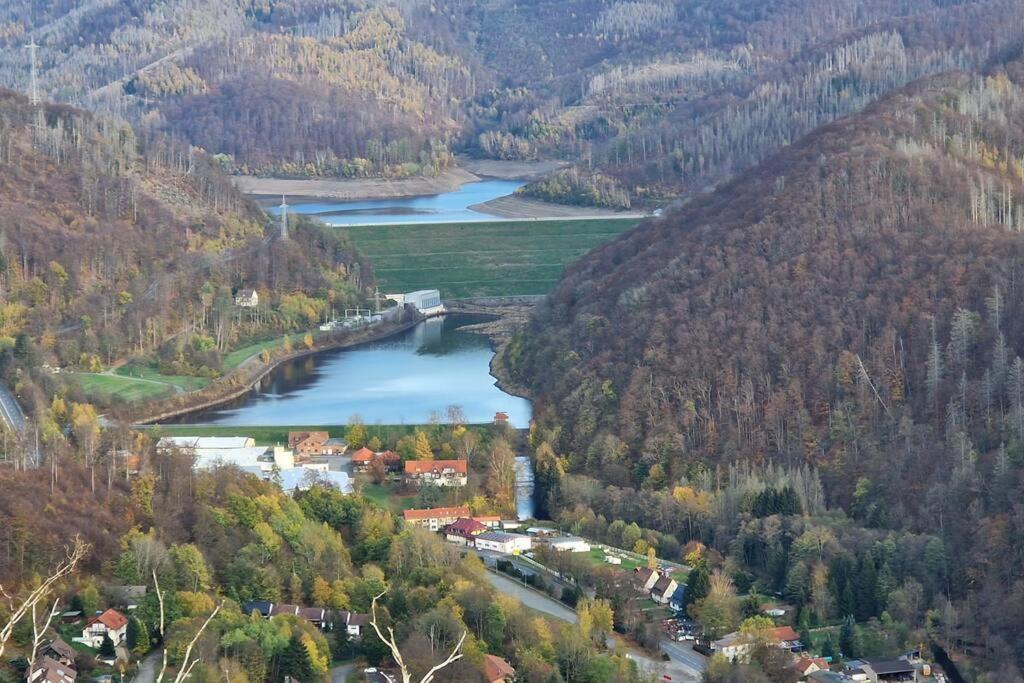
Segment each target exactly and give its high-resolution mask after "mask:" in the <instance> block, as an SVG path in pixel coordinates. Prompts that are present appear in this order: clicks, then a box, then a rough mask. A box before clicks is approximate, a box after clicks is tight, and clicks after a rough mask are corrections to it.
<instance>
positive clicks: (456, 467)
mask: <svg viewBox="0 0 1024 683" xmlns="http://www.w3.org/2000/svg"><path fill="white" fill-rule="evenodd" d="M468 474H469V466H468V464H467V463H466V461H465V460H406V461H405V476H406V477H407V478H408V479H410V480H411V481H414V482H416V483H419V484H435V485H437V486H465V485H466V482H468V481H469V476H468Z"/></svg>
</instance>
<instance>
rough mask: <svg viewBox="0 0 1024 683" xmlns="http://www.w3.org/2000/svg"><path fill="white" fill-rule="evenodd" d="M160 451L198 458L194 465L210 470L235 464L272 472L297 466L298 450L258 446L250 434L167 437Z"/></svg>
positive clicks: (158, 444)
mask: <svg viewBox="0 0 1024 683" xmlns="http://www.w3.org/2000/svg"><path fill="white" fill-rule="evenodd" d="M156 448H157V452H158V453H162V454H166V453H168V452H170V451H173V450H178V451H182V452H185V453H189V454H191V455H192V456H194V457H195V462H194V463H193V465H192V466H193V467H194V468H195V469H197V470H210V469H213V468H215V467H218V466H221V465H235V466H236V467H241V468H242V469H244V470H247V471H256V470H259V471H262V472H269V471H271V470H272V469H274V468H275V467H276V468H277V469H279V470H289V469H292V468H293V467H295V453H294V452H293V451H291V450H290V449H288V448H283V447H281V446H274V447H273V448H266V447H264V446H257V445H256V441H255V440H254V439H252V438H251V437H247V436H167V437H164V438H162V439H160V441H158V442H157V445H156Z"/></svg>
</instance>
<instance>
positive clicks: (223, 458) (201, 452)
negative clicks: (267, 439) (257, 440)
mask: <svg viewBox="0 0 1024 683" xmlns="http://www.w3.org/2000/svg"><path fill="white" fill-rule="evenodd" d="M193 452H194V453H195V454H196V462H195V465H194V466H195V468H196V469H197V470H208V469H212V468H214V467H216V466H217V465H237V466H239V467H257V466H259V462H260V458H262V457H263V456H264V455H265V454H266V452H267V449H266V448H264V447H263V446H249V447H247V448H196V449H195V450H194V451H193Z"/></svg>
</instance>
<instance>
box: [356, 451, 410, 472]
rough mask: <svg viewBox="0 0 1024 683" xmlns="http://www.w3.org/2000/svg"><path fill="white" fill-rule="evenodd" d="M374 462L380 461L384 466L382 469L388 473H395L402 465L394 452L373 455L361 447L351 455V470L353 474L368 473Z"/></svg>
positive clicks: (381, 452) (380, 452) (373, 453)
mask: <svg viewBox="0 0 1024 683" xmlns="http://www.w3.org/2000/svg"><path fill="white" fill-rule="evenodd" d="M376 460H380V461H381V462H382V463H383V464H384V469H385V470H386V471H388V472H397V471H398V468H399V466H400V465H401V464H402V459H401V458H400V457H398V454H397V453H395V452H394V451H379V452H376V453H375V452H374V451H371V450H370V449H369V448H367V447H366V446H363V447H362V448H360V449H359V450H358V451H356V452H355V453H353V454H352V470H353V471H355V472H369V471H370V465H372V464H373V463H374V461H376Z"/></svg>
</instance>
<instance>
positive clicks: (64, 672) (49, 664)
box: [25, 657, 78, 683]
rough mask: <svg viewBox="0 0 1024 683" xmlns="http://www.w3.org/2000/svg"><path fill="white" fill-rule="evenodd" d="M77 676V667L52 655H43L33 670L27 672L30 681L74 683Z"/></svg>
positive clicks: (26, 677)
mask: <svg viewBox="0 0 1024 683" xmlns="http://www.w3.org/2000/svg"><path fill="white" fill-rule="evenodd" d="M77 677H78V672H77V671H75V667H73V666H70V665H68V664H64V663H62V662H59V661H57V660H55V659H53V658H52V657H41V658H40V659H38V660H36V663H35V666H33V667H32V669H31V670H29V671H26V672H25V680H26V681H28V683H74V681H75V679H76V678H77Z"/></svg>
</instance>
